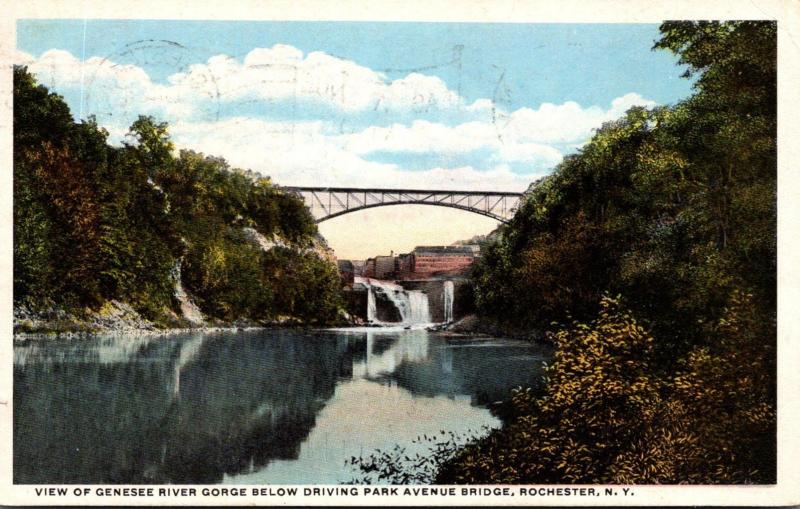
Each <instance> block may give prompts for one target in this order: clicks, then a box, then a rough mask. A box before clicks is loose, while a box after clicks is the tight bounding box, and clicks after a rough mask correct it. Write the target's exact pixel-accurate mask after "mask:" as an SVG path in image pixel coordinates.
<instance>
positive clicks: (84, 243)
mask: <svg viewBox="0 0 800 509" xmlns="http://www.w3.org/2000/svg"><path fill="white" fill-rule="evenodd" d="M107 136H108V133H107V132H105V131H104V130H103V129H102V128H100V127H98V126H97V124H96V123H95V122H94V120H93V119H89V120H88V121H86V122H75V121H73V119H72V116H71V114H70V111H69V108H68V107H67V106H66V104H65V103H64V101H63V100H62V99H61V98H60V97H59V96H58V95H56V94H53V93H50V92H49V91H48V90H47V89H46V88H45V87H44V86H42V85H38V84H36V82H35V80H34V78H33V77H32V76H31V75H30V74H29V73H28V72H27V71H26V70H25V69H24V68H15V69H14V154H15V158H14V200H15V202H14V262H15V263H14V299H15V301H16V302H17V303H25V304H27V305H29V306H31V307H33V308H42V307H47V306H51V305H56V306H61V307H67V308H75V309H77V308H80V307H83V306H88V307H90V308H96V307H99V306H100V305H101V304H102V303H103V302H105V301H106V300H109V299H118V300H122V301H128V302H131V303H132V304H133V305H134V306H135V307H136V308H137V309H138V310H139V311H140V312H143V313H144V314H145V315H146V316H148V317H149V318H151V319H155V320H161V321H163V320H165V319H167V318H168V317H169V316H170V315H171V313H170V311H171V310H174V309H177V303H176V302H175V296H174V288H175V283H176V279H177V273H176V269H177V268H178V267H180V269H181V271H182V272H183V274H182V276H183V280H184V281H183V282H184V286H185V288H186V289H187V290H188V291H189V293H190V295H192V296H193V297H194V298H195V300H196V301H197V302H198V303H199V304H200V306H201V308H202V310H203V311H204V312H205V313H206V314H207V315H208V316H210V317H212V318H218V319H223V320H236V319H240V318H247V319H256V320H269V319H273V318H275V317H277V316H293V317H297V318H301V319H306V320H313V321H326V320H330V319H332V318H334V317H335V315H336V313H337V311H338V307H339V300H338V278H337V275H336V271H335V267H333V266H332V265H331V264H330V263H329V262H327V261H326V260H324V259H322V258H320V256H319V255H318V254H316V253H314V252H313V250H311V248H313V246H314V245H315V241H314V239H315V236H316V235H317V231H316V225H315V223H314V221H313V219H312V217H311V216H310V214H309V213H308V211H307V209H306V208H305V206H304V205H303V203H302V201H301V200H300V199H298V198H297V197H295V196H293V195H290V194H286V193H283V192H281V191H280V190H279V189H278V188H277V187H275V186H273V185H272V184H271V183H270V181H269V179H268V178H265V177H261V176H258V175H256V174H253V173H252V172H248V171H243V170H239V169H235V168H231V167H229V165H228V164H227V163H226V162H225V161H224V160H223V159H220V158H215V157H208V156H204V155H203V154H198V153H195V152H191V151H181V152H180V154H179V155H178V156H177V157H176V156H175V155H174V151H175V147H174V145H173V143H172V142H171V140H170V138H169V132H168V126H167V125H166V124H165V123H161V122H157V121H155V120H154V119H152V118H150V117H140V118H139V119H138V120H137V121H136V122H134V123H133V125H132V126H131V128H130V132H129V134H128V136H127V137H126V142H125V143H124V144H123V146H122V147H112V146H110V145H109V144H108V143H107V141H106V139H107ZM246 227H249V228H253V229H255V230H256V231H257V232H259V233H260V234H261V235H264V236H265V237H267V238H272V237H278V238H281V239H283V240H284V241H285V242H287V243H289V244H290V245H292V246H294V247H295V248H296V249H285V250H283V251H282V252H281V253H273V252H263V250H262V249H260V248H259V247H258V246H256V245H255V244H254V243H253V242H252V240H248V239H247V238H245V237H243V236H242V233H241V232H242V229H243V228H246ZM287 267H291V268H292V270H288V269H287ZM172 316H174V315H172Z"/></svg>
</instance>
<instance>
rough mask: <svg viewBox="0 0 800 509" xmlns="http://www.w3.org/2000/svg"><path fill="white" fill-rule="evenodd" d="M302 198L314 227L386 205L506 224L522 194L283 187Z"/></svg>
mask: <svg viewBox="0 0 800 509" xmlns="http://www.w3.org/2000/svg"><path fill="white" fill-rule="evenodd" d="M282 189H283V190H285V191H289V192H293V193H295V194H297V195H299V196H301V197H302V198H303V200H304V201H305V203H306V206H308V208H309V209H310V210H311V215H312V216H313V217H314V219H315V220H316V222H317V223H321V222H322V221H325V220H328V219H332V218H334V217H338V216H341V215H344V214H347V213H350V212H355V211H357V210H364V209H368V208H373V207H383V206H388V205H434V206H438V207H450V208H455V209H460V210H465V211H467V212H473V213H475V214H480V215H482V216H486V217H490V218H492V219H495V220H497V221H500V222H501V223H507V222H508V221H509V220H510V219H511V218H512V217H513V216H514V212H515V211H516V209H517V207H518V206H519V200H520V198H521V197H522V193H506V192H499V191H483V192H482V191H428V190H415V189H358V188H346V187H284V188H282Z"/></svg>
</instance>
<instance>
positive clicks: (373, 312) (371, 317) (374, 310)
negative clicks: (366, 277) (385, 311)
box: [366, 283, 378, 322]
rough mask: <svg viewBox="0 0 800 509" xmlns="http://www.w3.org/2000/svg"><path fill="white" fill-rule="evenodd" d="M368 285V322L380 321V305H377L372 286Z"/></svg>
mask: <svg viewBox="0 0 800 509" xmlns="http://www.w3.org/2000/svg"><path fill="white" fill-rule="evenodd" d="M366 285H367V321H369V322H377V321H378V305H377V304H376V303H375V294H374V293H372V285H370V284H369V283H367V284H366Z"/></svg>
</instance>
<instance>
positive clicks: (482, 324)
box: [433, 314, 546, 343]
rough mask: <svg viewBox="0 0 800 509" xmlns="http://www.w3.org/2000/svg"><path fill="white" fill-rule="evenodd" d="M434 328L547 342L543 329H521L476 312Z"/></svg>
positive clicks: (450, 332) (456, 333)
mask: <svg viewBox="0 0 800 509" xmlns="http://www.w3.org/2000/svg"><path fill="white" fill-rule="evenodd" d="M433 330H436V331H440V332H442V333H443V334H445V335H449V336H454V337H457V336H464V337H474V336H493V337H502V338H510V339H520V340H524V341H531V342H536V343H543V342H546V341H545V336H544V334H543V333H542V332H541V331H535V330H530V329H521V328H517V327H513V326H511V325H508V324H501V323H497V322H494V321H492V320H490V319H487V318H484V317H479V316H477V315H475V314H470V315H466V316H464V317H463V318H461V319H459V320H456V321H455V322H453V323H450V324H447V325H443V326H441V327H437V328H434V329H433Z"/></svg>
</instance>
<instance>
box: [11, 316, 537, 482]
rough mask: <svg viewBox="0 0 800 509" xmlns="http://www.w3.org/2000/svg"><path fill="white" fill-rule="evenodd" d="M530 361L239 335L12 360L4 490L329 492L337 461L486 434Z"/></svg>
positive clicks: (319, 335) (370, 336) (29, 347)
mask: <svg viewBox="0 0 800 509" xmlns="http://www.w3.org/2000/svg"><path fill="white" fill-rule="evenodd" d="M545 355H546V352H544V351H542V350H541V349H540V348H536V347H532V346H530V345H523V344H519V343H513V342H470V343H466V344H464V343H454V344H450V343H448V341H447V340H446V339H444V338H442V337H440V336H436V335H433V334H430V333H428V332H426V331H422V330H410V331H405V330H402V331H381V330H369V331H290V330H270V331H247V332H238V333H211V334H209V333H198V334H190V335H185V336H172V337H167V338H124V337H123V338H119V337H117V338H96V339H93V340H90V341H81V342H29V343H26V344H24V345H18V346H16V347H15V349H14V405H15V408H14V481H15V482H16V483H193V484H197V483H217V482H248V483H335V482H338V481H341V480H347V479H348V478H349V475H350V472H349V471H348V470H347V469H346V468H345V467H344V465H343V462H344V459H345V458H348V457H349V456H351V455H353V454H361V453H363V452H367V451H369V450H370V449H373V448H376V447H390V446H391V445H393V444H395V443H407V442H410V441H411V440H413V438H414V437H416V436H417V435H418V434H421V433H423V432H427V433H430V432H432V431H439V430H443V429H444V430H454V431H466V430H467V429H479V428H480V427H481V426H495V425H497V420H496V419H495V418H494V417H493V416H492V415H491V414H490V413H489V412H488V410H486V409H485V408H484V405H485V404H486V403H488V402H491V401H494V400H496V399H500V398H502V397H504V395H506V394H507V392H508V389H509V388H511V387H514V386H516V385H521V384H528V383H532V382H534V383H535V382H536V380H537V378H538V377H539V376H540V375H539V373H538V372H537V369H536V367H538V366H539V362H535V361H536V360H537V359H542V358H544V356H545Z"/></svg>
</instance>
